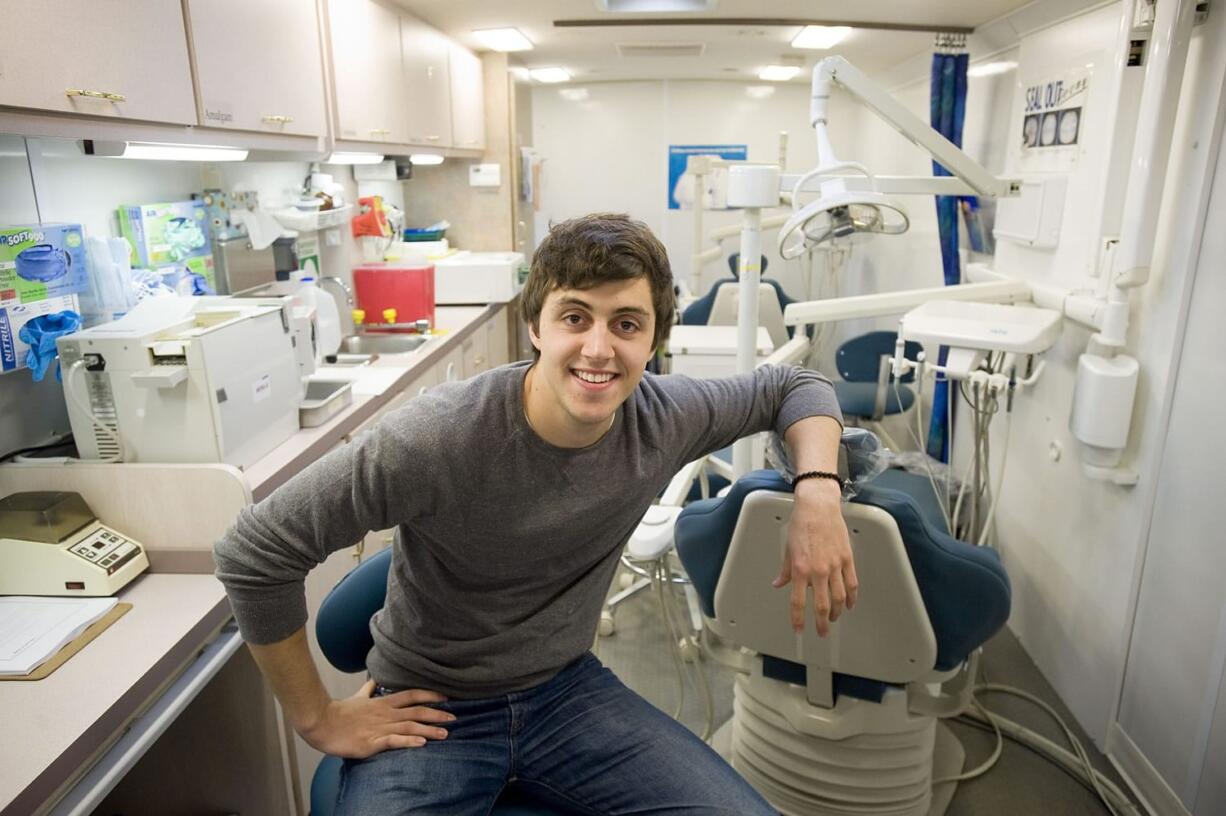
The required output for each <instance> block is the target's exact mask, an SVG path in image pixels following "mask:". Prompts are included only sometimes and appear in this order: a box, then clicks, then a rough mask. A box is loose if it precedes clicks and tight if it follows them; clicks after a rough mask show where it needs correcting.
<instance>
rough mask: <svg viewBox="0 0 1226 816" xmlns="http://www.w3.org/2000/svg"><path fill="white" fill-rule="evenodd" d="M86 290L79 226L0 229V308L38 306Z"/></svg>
mask: <svg viewBox="0 0 1226 816" xmlns="http://www.w3.org/2000/svg"><path fill="white" fill-rule="evenodd" d="M88 287H89V270H88V268H87V267H86V264H85V238H84V236H83V235H82V232H81V225H80V224H44V225H42V226H35V225H30V226H24V227H3V228H0V305H4V306H11V305H13V304H18V303H37V302H38V301H41V300H46V299H47V298H56V297H62V296H64V295H72V294H75V293H77V292H82V291H84V290H85V289H87V288H88Z"/></svg>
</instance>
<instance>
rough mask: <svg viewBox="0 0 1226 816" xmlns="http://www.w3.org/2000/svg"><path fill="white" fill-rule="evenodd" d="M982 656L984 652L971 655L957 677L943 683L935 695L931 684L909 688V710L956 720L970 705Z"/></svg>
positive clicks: (977, 650) (912, 684) (955, 675)
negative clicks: (980, 656) (930, 686)
mask: <svg viewBox="0 0 1226 816" xmlns="http://www.w3.org/2000/svg"><path fill="white" fill-rule="evenodd" d="M982 653H983V649H976V650H975V651H973V652H971V653H970V655H969V656H968V657H967V658H966V662H964V663H963V664H962V665H961V666H959V667H958V668H957V669H956V670H955V674H954V676H953V677H951V678H950V679H948V680H945V681H944V682H942V683H941V684H940V685H939V686H938V687H937V690H936V691H935V692H931V691H929V690H928V686H929V685H930V684H929V683H925V682H924V681H922V680H921V681H917V682H914V683H910V684H908V686H907V708H908V709H909V710H910V711H911V712H912V713H913V714H920V715H925V716H929V717H941V718H948V717H956V716H958V715H959V714H961V713H963V712H964V711H966V709H967V708H969V707H970V704H971V697H972V693H973V692H974V689H975V677H976V676H977V675H978V674H979V655H980V654H982Z"/></svg>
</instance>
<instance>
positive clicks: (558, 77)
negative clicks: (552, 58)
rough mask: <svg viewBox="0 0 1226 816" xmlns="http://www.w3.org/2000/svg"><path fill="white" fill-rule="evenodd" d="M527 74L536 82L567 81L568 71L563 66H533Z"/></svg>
mask: <svg viewBox="0 0 1226 816" xmlns="http://www.w3.org/2000/svg"><path fill="white" fill-rule="evenodd" d="M528 76H530V77H532V78H533V79H534V80H536V81H537V82H569V81H570V72H569V71H567V70H566V69H565V68H533V69H531V70H530V71H528Z"/></svg>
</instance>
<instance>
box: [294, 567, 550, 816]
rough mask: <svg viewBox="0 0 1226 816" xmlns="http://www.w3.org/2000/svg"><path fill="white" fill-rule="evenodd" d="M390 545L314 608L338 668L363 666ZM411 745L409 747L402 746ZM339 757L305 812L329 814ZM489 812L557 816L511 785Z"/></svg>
mask: <svg viewBox="0 0 1226 816" xmlns="http://www.w3.org/2000/svg"><path fill="white" fill-rule="evenodd" d="M391 563H392V550H391V548H390V547H389V548H387V549H385V550H380V551H379V552H377V553H375V554H374V555H372V556H371V557H370V558H368V559H366V560H365V561H363V562H362V563H361V564H359V565H358V566H356V567H354V568H353V570H351V571H350V572H349V574H348V575H346V576H345V577H344V578H342V579H341V580H340V583H338V584H337V585H336V586H335V587H333V588H332V591H331V592H329V593H328V597H326V598H324V602H323V603H322V604H321V605H320V607H319V614H318V616H317V617H316V620H315V635H316V637H317V639H318V640H319V649H320V651H322V652H323V654H324V657H326V658H327V659H328V662H329V663H331V664H332V665H333V666H335V667H336V668H338V669H340V670H341V671H343V672H351V673H353V672H360V671H366V653H367V652H369V651H370V649H371V647H372V646H373V645H374V638H372V637H371V635H370V619H371V617H373V616H374V614H375V613H376V612H378V611H379V610H380V609H382V608H383V601H384V599H385V598H386V597H387V571H388V568H389V567H390V566H391ZM404 750H415V749H404ZM342 762H343V760H341V759H340V758H339V757H334V756H325V757H324V758H323V759H322V760H320V762H319V766H318V767H317V768H316V769H315V775H314V776H312V777H311V805H310V807H311V816H332V813H333V812H334V811H335V810H336V800H337V797H338V796H339V794H340V781H341V779H340V777H341V765H342ZM490 816H563V814H562V813H560V812H559V811H556V810H553V809H552V808H549V807H546V806H545V805H543V804H540V803H538V802H536V801H535V800H533V799H531V798H529V797H528V796H527V795H526V794H523V793H521V792H519V791H517V790H515V789H514V788H509V789H507V790H505V791H503V793H502V795H501V796H500V797H498V801H497V802H496V803H495V804H494V809H493V810H492V811H490Z"/></svg>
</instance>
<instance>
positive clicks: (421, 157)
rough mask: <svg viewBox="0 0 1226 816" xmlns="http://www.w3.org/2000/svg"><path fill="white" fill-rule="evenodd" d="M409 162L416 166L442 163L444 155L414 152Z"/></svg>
mask: <svg viewBox="0 0 1226 816" xmlns="http://www.w3.org/2000/svg"><path fill="white" fill-rule="evenodd" d="M409 162H410V163H411V164H412V165H413V166H414V167H428V166H430V165H432V164H442V163H443V157H442V156H440V155H439V154H437V153H414V154H412V155H411V156H409Z"/></svg>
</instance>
